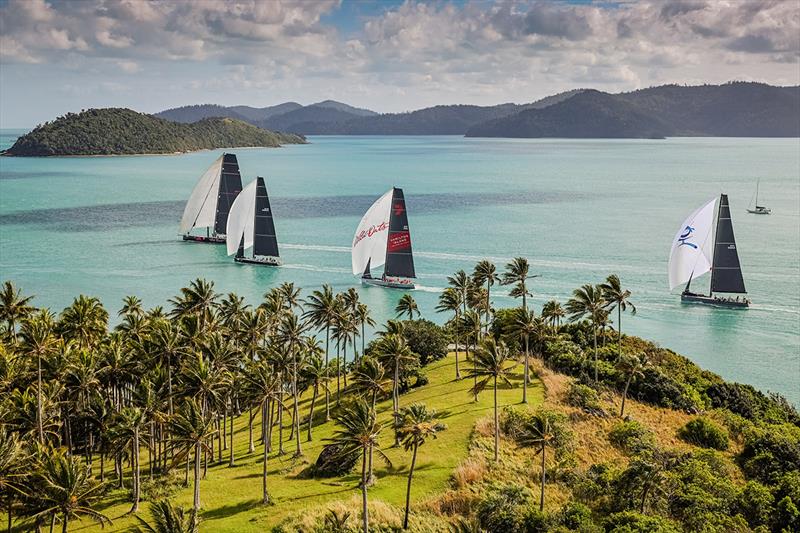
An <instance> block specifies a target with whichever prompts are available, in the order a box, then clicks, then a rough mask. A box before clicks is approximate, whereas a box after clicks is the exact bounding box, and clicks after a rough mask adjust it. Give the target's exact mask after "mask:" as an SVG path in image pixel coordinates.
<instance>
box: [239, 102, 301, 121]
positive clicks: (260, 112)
mask: <svg viewBox="0 0 800 533" xmlns="http://www.w3.org/2000/svg"><path fill="white" fill-rule="evenodd" d="M301 107H303V106H302V105H300V104H298V103H297V102H284V103H282V104H278V105H273V106H267V107H250V106H247V105H235V106H232V107H229V108H228V109H230V110H232V111H235V112H236V113H239V114H240V115H242V116H243V117H244V118H245V120H247V121H248V122H250V123H251V124H254V125H256V124H255V123H256V122H258V121H259V120H264V119H266V118H269V117H272V116H275V115H282V114H283V113H288V112H289V111H294V110H295V109H300V108H301Z"/></svg>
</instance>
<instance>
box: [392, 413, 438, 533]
mask: <svg viewBox="0 0 800 533" xmlns="http://www.w3.org/2000/svg"><path fill="white" fill-rule="evenodd" d="M436 416H437V413H436V411H433V410H430V411H429V410H428V408H427V407H425V405H423V404H419V403H415V404H411V405H410V406H408V407H404V408H403V410H402V411H401V412H400V427H399V428H398V429H397V432H398V434H399V435H400V442H401V443H402V444H403V448H404V449H405V450H406V451H409V450H413V451H412V454H411V466H410V467H409V469H408V485H406V512H405V515H404V516H403V529H408V508H409V505H410V503H411V479H412V478H413V477H414V467H415V466H416V464H417V450H418V449H419V447H420V446H422V445H423V444H425V441H426V440H427V439H429V438H433V439H435V438H436V434H437V433H438V432H439V431H444V430H445V429H446V426H445V425H444V424H442V423H441V422H439V421H438V420H436Z"/></svg>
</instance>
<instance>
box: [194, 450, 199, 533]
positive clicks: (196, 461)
mask: <svg viewBox="0 0 800 533" xmlns="http://www.w3.org/2000/svg"><path fill="white" fill-rule="evenodd" d="M192 507H193V509H194V522H195V527H196V526H197V521H198V518H199V513H200V442H199V441H198V442H197V443H195V445H194V500H193V503H192Z"/></svg>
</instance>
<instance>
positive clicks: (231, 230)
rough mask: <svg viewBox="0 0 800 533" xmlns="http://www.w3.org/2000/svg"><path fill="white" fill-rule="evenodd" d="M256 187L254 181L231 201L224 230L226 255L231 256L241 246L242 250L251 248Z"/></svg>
mask: <svg viewBox="0 0 800 533" xmlns="http://www.w3.org/2000/svg"><path fill="white" fill-rule="evenodd" d="M256 186H257V181H256V180H254V181H252V182H251V183H249V184H248V185H247V187H245V188H244V189H243V190H242V192H241V193H239V196H237V197H236V200H234V201H233V205H232V206H231V212H230V214H229V215H228V224H227V226H226V228H225V238H226V242H225V244H226V246H227V249H228V250H227V251H228V255H232V254H233V253H235V252H236V250H237V249H238V248H239V245H240V244H241V245H242V249H246V248H250V247H251V246H253V234H254V228H255V224H254V222H255V206H256Z"/></svg>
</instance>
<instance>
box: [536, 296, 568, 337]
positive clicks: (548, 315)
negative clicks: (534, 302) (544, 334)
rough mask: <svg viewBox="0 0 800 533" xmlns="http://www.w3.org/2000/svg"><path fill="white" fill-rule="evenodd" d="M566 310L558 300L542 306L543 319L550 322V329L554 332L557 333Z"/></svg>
mask: <svg viewBox="0 0 800 533" xmlns="http://www.w3.org/2000/svg"><path fill="white" fill-rule="evenodd" d="M564 316H565V313H564V308H563V307H561V303H559V302H558V300H550V301H548V302H545V304H544V305H543V306H542V317H543V318H545V319H546V320H547V321H548V322H550V327H551V328H552V329H553V331H557V330H558V328H559V326H560V325H561V319H562V318H564Z"/></svg>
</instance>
